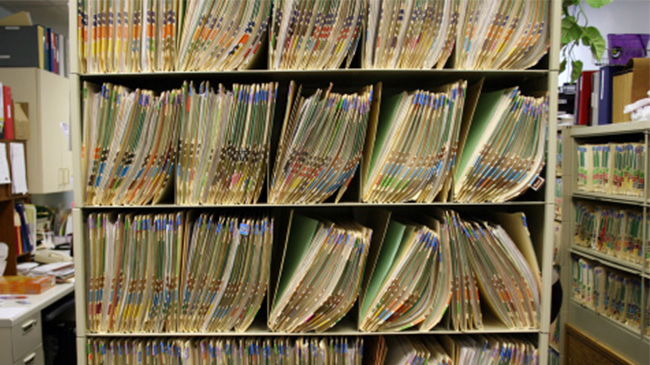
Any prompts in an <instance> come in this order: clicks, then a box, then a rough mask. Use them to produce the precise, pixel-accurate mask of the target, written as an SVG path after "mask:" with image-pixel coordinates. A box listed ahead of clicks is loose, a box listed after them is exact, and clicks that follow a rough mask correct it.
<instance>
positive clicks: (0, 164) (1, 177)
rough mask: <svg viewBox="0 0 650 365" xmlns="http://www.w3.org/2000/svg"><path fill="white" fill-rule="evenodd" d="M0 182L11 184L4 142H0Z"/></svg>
mask: <svg viewBox="0 0 650 365" xmlns="http://www.w3.org/2000/svg"><path fill="white" fill-rule="evenodd" d="M0 184H2V185H4V184H11V175H10V174H9V159H8V158H7V145H6V144H5V143H4V142H2V143H0Z"/></svg>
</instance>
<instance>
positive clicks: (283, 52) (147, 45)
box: [77, 0, 550, 73]
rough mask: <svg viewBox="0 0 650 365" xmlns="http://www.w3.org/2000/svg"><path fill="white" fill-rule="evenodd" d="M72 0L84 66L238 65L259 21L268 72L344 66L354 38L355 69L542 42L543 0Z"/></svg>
mask: <svg viewBox="0 0 650 365" xmlns="http://www.w3.org/2000/svg"><path fill="white" fill-rule="evenodd" d="M77 3H78V6H77V22H78V24H79V29H78V32H77V43H78V45H79V47H78V54H77V57H78V59H79V65H80V67H81V71H82V72H84V73H104V72H151V71H221V70H238V69H245V68H249V67H251V66H252V65H255V64H256V62H255V61H256V59H257V58H258V57H260V56H262V54H263V50H264V49H265V46H266V44H265V43H266V39H265V38H267V37H266V31H267V28H270V29H269V30H270V32H269V35H268V42H269V44H268V56H269V57H268V69H271V70H284V69H293V70H309V69H319V70H320V69H336V68H339V67H341V66H343V67H346V68H347V67H349V66H350V65H351V64H352V63H353V62H352V61H353V59H354V55H355V54H356V51H357V47H358V46H359V45H358V44H359V43H362V44H361V46H359V47H360V48H361V50H360V53H361V57H360V58H361V60H360V63H361V67H363V68H382V69H395V68H402V69H431V68H433V67H436V68H443V67H445V66H446V65H447V64H450V66H451V67H454V68H457V69H525V68H529V67H532V66H534V65H535V64H537V63H538V62H539V60H540V59H541V57H542V56H543V55H544V54H546V51H547V50H548V47H549V24H550V23H549V21H548V12H549V3H548V2H547V1H519V0H506V1H500V0H484V1H473V0H442V1H438V0H422V1H415V0H404V1H389V0H350V1H337V2H331V1H327V0H314V1H305V0H274V1H271V0H252V1H236V0H226V1H216V0H208V1H186V0H168V1H163V2H155V1H141V2H136V1H114V2H104V1H91V0H80V1H78V2H77ZM269 23H270V27H269ZM361 38H363V42H359V41H360V39H361ZM448 60H450V62H447V61H448Z"/></svg>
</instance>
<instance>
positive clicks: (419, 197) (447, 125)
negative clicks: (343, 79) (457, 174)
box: [363, 81, 467, 203]
mask: <svg viewBox="0 0 650 365" xmlns="http://www.w3.org/2000/svg"><path fill="white" fill-rule="evenodd" d="M466 87H467V82H465V81H459V82H456V83H453V84H450V85H446V86H444V87H442V88H441V89H440V90H439V92H429V91H423V90H418V91H415V92H410V93H409V92H402V93H400V94H398V95H395V96H393V97H391V98H389V99H388V100H386V102H385V104H384V105H383V106H382V109H381V112H380V121H379V125H378V127H377V134H376V137H375V140H374V145H373V146H372V154H370V153H369V151H368V152H367V153H366V155H367V156H372V157H371V158H370V163H369V164H368V165H367V169H365V170H364V172H365V175H366V176H365V181H364V185H363V200H364V201H365V202H372V203H400V202H404V201H409V200H416V201H418V202H428V203H430V202H432V201H433V200H434V199H435V198H436V196H437V195H438V193H439V192H440V191H441V190H442V189H443V187H444V186H445V184H447V183H448V182H449V178H450V171H451V169H452V167H453V165H454V162H455V159H456V149H457V146H458V137H459V133H460V129H461V121H462V117H463V107H464V104H465V89H466Z"/></svg>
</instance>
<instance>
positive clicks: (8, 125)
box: [0, 83, 15, 141]
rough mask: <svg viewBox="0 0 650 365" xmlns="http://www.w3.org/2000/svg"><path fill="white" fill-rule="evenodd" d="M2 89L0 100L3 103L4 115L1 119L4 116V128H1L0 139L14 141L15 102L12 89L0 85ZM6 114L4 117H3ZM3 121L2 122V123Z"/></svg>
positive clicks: (1, 114)
mask: <svg viewBox="0 0 650 365" xmlns="http://www.w3.org/2000/svg"><path fill="white" fill-rule="evenodd" d="M0 88H2V95H1V96H0V100H1V101H2V103H3V106H2V109H3V111H4V113H0V119H2V118H1V117H2V116H4V127H3V128H0V138H2V139H7V140H10V141H11V140H13V139H14V137H15V136H14V102H13V98H12V96H11V88H10V87H9V86H7V85H2V83H0ZM3 114H4V115H3ZM1 122H2V121H1V120H0V123H1Z"/></svg>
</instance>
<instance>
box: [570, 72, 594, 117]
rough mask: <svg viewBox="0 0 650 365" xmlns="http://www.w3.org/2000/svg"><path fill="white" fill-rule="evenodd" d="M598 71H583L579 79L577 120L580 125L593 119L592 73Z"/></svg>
mask: <svg viewBox="0 0 650 365" xmlns="http://www.w3.org/2000/svg"><path fill="white" fill-rule="evenodd" d="M595 72H597V71H582V74H580V78H579V79H578V90H579V91H578V93H577V95H576V112H575V113H574V115H575V120H576V121H577V123H576V124H578V125H589V121H590V120H591V89H592V83H591V75H592V74H594V73H595Z"/></svg>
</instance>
